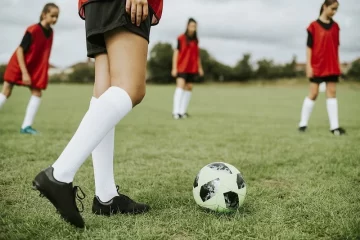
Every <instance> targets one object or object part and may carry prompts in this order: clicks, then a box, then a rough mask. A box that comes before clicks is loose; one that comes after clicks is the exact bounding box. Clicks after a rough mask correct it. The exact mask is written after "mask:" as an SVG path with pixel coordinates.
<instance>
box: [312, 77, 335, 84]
mask: <svg viewBox="0 0 360 240" xmlns="http://www.w3.org/2000/svg"><path fill="white" fill-rule="evenodd" d="M310 82H312V83H319V84H320V83H322V82H339V76H338V75H332V76H326V77H313V78H310Z"/></svg>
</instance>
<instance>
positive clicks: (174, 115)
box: [172, 114, 181, 120]
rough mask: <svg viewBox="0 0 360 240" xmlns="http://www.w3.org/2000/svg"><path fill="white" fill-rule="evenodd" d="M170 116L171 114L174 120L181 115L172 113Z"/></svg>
mask: <svg viewBox="0 0 360 240" xmlns="http://www.w3.org/2000/svg"><path fill="white" fill-rule="evenodd" d="M172 116H173V119H174V120H179V119H181V115H180V114H173V115H172Z"/></svg>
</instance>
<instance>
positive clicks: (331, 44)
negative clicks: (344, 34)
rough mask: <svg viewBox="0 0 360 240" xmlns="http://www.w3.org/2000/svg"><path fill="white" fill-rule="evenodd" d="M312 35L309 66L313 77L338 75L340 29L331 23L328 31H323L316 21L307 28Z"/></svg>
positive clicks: (334, 23) (339, 72) (339, 71)
mask: <svg viewBox="0 0 360 240" xmlns="http://www.w3.org/2000/svg"><path fill="white" fill-rule="evenodd" d="M307 30H308V32H309V33H310V34H311V35H312V38H313V46H312V55H311V66H312V68H313V72H314V76H315V77H326V76H332V75H340V74H341V70H340V63H339V45H340V40H339V39H340V28H339V25H338V24H337V23H336V22H333V24H332V26H331V27H330V28H329V29H325V28H324V27H323V26H321V25H320V23H319V22H318V21H314V22H312V23H311V24H310V26H309V27H308V28H307Z"/></svg>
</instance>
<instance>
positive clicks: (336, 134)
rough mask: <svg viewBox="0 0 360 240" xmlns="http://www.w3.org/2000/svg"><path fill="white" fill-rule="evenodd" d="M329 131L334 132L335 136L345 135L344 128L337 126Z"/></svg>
mask: <svg viewBox="0 0 360 240" xmlns="http://www.w3.org/2000/svg"><path fill="white" fill-rule="evenodd" d="M330 132H331V133H332V134H334V135H335V136H341V135H345V134H346V131H345V129H343V128H341V127H339V128H336V129H334V130H330Z"/></svg>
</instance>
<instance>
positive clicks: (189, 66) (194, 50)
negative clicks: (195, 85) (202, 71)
mask: <svg viewBox="0 0 360 240" xmlns="http://www.w3.org/2000/svg"><path fill="white" fill-rule="evenodd" d="M178 50H179V55H178V59H177V71H178V73H192V74H197V73H198V72H199V56H200V49H199V42H198V40H197V39H191V38H189V37H188V36H186V35H185V34H182V35H180V36H179V37H178Z"/></svg>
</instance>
